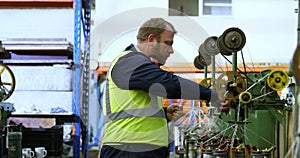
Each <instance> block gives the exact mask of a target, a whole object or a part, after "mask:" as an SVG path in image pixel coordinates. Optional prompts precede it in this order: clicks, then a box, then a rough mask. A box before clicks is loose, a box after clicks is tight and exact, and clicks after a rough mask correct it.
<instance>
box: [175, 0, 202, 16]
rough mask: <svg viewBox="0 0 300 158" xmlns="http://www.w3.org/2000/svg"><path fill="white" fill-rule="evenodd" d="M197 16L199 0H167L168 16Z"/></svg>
mask: <svg viewBox="0 0 300 158" xmlns="http://www.w3.org/2000/svg"><path fill="white" fill-rule="evenodd" d="M183 15H188V16H199V0H169V16H183Z"/></svg>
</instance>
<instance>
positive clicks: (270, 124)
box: [245, 110, 276, 149]
mask: <svg viewBox="0 0 300 158" xmlns="http://www.w3.org/2000/svg"><path fill="white" fill-rule="evenodd" d="M248 119H249V121H250V123H248V124H246V129H245V141H246V144H249V145H250V146H256V147H257V148H258V149H266V148H270V147H271V146H273V145H274V144H275V137H276V119H275V117H274V116H273V115H272V114H271V113H270V112H269V111H268V110H249V111H248Z"/></svg>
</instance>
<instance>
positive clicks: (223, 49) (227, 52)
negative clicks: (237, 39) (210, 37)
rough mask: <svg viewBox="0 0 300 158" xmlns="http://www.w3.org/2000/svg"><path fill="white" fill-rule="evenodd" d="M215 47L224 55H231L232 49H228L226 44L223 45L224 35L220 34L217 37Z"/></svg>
mask: <svg viewBox="0 0 300 158" xmlns="http://www.w3.org/2000/svg"><path fill="white" fill-rule="evenodd" d="M217 47H218V49H219V51H220V53H221V54H223V55H226V56H230V55H232V50H231V49H228V48H227V47H226V46H225V43H224V36H223V35H221V36H220V37H219V38H218V39H217Z"/></svg>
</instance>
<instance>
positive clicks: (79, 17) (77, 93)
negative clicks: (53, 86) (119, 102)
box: [72, 0, 92, 158]
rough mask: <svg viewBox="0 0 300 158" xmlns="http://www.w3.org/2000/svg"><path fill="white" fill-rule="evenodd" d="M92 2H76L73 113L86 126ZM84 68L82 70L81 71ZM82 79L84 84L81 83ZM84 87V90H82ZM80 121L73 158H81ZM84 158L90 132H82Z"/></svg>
mask: <svg viewBox="0 0 300 158" xmlns="http://www.w3.org/2000/svg"><path fill="white" fill-rule="evenodd" d="M91 10H92V1H91V0H83V1H81V0H76V2H75V13H74V17H75V19H74V24H75V26H74V27H75V28H74V50H73V51H74V57H73V58H74V64H75V71H74V84H73V86H74V87H73V89H74V95H73V103H72V104H73V105H72V108H73V113H74V114H76V115H77V116H80V118H81V120H82V122H83V124H84V125H86V126H87V125H88V124H89V120H88V117H89V113H88V110H89V100H88V99H89V71H90V66H89V62H90V25H91ZM81 22H82V25H83V34H84V51H83V52H82V51H81ZM81 68H82V69H81ZM81 70H82V71H81ZM81 79H82V82H81ZM81 87H82V89H81ZM80 131H81V127H80V120H76V132H75V135H74V144H73V157H74V158H79V157H80V154H79V153H80ZM81 134H82V135H83V138H84V140H82V142H83V144H82V153H83V157H84V158H86V157H87V156H88V155H87V145H88V140H89V138H88V135H89V134H88V131H87V130H84V131H82V132H81Z"/></svg>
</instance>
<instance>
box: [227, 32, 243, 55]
mask: <svg viewBox="0 0 300 158" xmlns="http://www.w3.org/2000/svg"><path fill="white" fill-rule="evenodd" d="M223 36H224V37H223V38H224V43H225V47H227V48H228V49H230V50H232V52H237V51H239V50H241V49H242V48H243V47H244V46H245V44H246V36H245V34H244V32H243V31H242V30H240V29H239V28H236V27H232V28H229V29H227V30H225V31H224V33H223Z"/></svg>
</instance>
